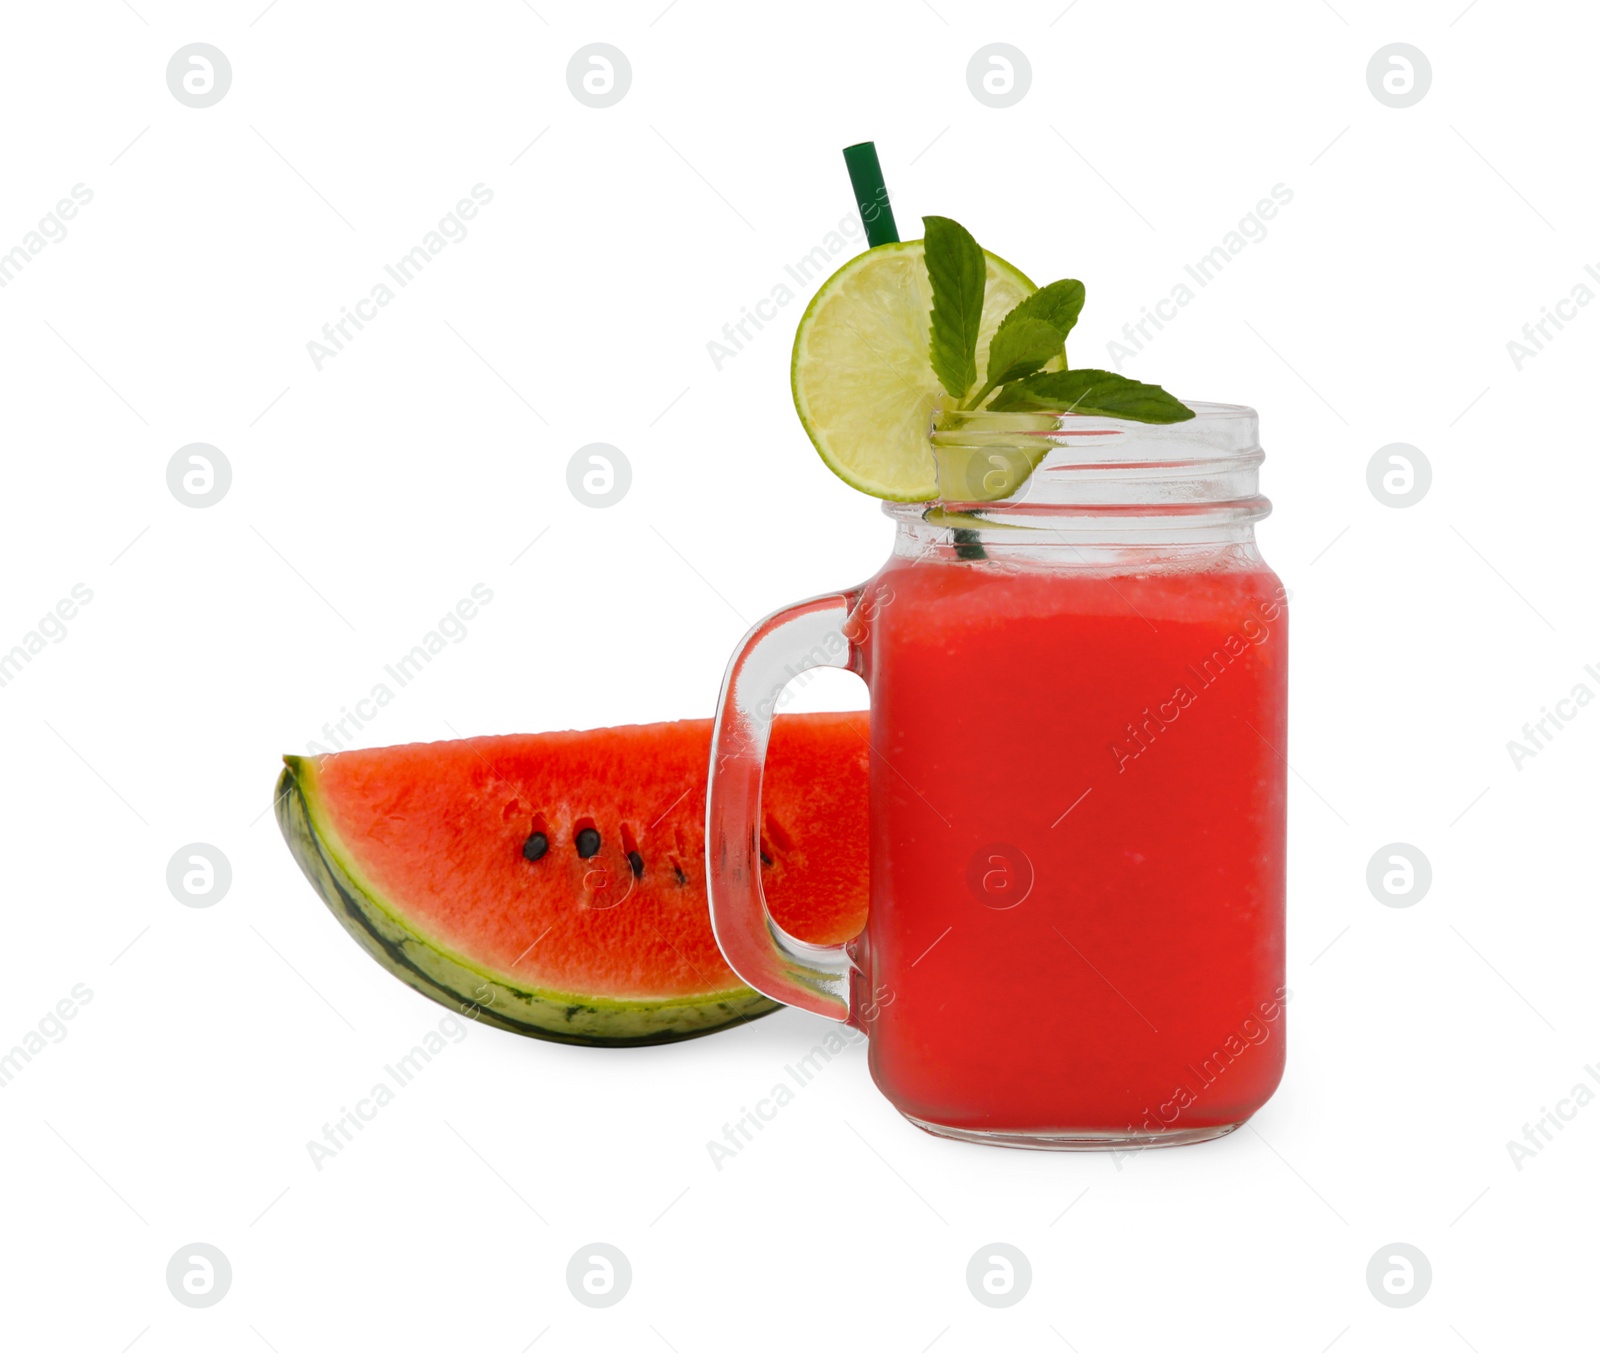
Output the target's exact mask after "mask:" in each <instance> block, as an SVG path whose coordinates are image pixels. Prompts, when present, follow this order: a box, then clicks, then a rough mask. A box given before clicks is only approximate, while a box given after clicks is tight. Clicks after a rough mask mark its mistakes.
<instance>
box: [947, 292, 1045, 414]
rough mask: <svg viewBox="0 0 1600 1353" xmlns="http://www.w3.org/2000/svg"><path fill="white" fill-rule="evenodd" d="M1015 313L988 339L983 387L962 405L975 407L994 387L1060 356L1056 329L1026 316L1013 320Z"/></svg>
mask: <svg viewBox="0 0 1600 1353" xmlns="http://www.w3.org/2000/svg"><path fill="white" fill-rule="evenodd" d="M1024 304H1026V302H1024ZM1016 313H1017V312H1016V311H1015V310H1013V311H1012V312H1011V314H1009V315H1007V316H1006V318H1005V321H1004V322H1003V323H1002V324H1001V325H1000V327H999V328H998V329H996V330H995V333H994V337H993V338H992V339H991V340H990V342H989V371H988V375H987V376H986V377H985V380H984V385H983V389H981V390H979V391H978V393H977V394H976V395H975V396H974V397H973V398H972V400H971V401H970V402H969V403H968V404H967V405H965V407H966V408H969V409H975V408H977V407H978V406H979V405H980V404H982V403H983V401H984V400H985V399H986V398H988V395H989V391H991V390H993V389H994V387H995V386H997V385H1004V384H1005V383H1006V382H1007V381H1014V380H1019V379H1021V378H1022V377H1023V376H1027V375H1031V374H1032V373H1033V372H1035V371H1037V370H1038V369H1039V368H1040V367H1042V366H1043V365H1044V364H1045V363H1046V362H1048V361H1050V360H1051V358H1053V357H1059V356H1060V355H1061V342H1062V339H1061V331H1060V330H1059V329H1057V328H1056V327H1055V326H1054V325H1053V324H1046V323H1045V322H1044V320H1042V319H1029V318H1028V317H1027V316H1024V317H1023V318H1021V319H1016V318H1015V316H1016Z"/></svg>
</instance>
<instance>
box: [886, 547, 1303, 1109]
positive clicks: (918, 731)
mask: <svg viewBox="0 0 1600 1353" xmlns="http://www.w3.org/2000/svg"><path fill="white" fill-rule="evenodd" d="M987 553H988V554H989V555H990V557H989V558H988V559H986V560H984V561H971V560H956V561H949V560H940V559H930V558H926V557H918V556H913V557H910V558H906V557H897V558H895V559H893V560H891V562H890V564H889V565H888V566H887V567H886V568H885V569H884V570H883V571H882V572H881V573H880V574H879V575H878V577H877V578H876V579H875V580H874V581H873V583H871V584H869V585H868V588H867V589H866V594H867V595H875V596H876V598H877V605H876V615H875V618H874V621H873V624H872V627H871V634H870V638H869V639H868V640H867V642H866V643H865V644H864V645H863V648H862V658H863V662H862V671H863V675H865V676H866V678H867V680H868V682H869V684H870V686H871V689H872V748H873V752H874V753H875V756H874V766H873V771H874V773H873V775H872V778H871V782H870V784H871V787H870V796H871V797H870V824H871V828H870V829H871V842H872V849H871V857H872V888H871V904H870V915H871V925H870V927H869V929H868V931H867V933H866V934H865V935H864V936H863V937H862V938H861V940H860V941H858V943H857V945H856V948H855V958H856V962H857V964H858V972H857V975H856V979H855V980H856V983H857V985H858V987H859V988H860V990H859V991H858V993H857V997H856V1000H855V1005H856V1008H857V1010H858V1019H859V1020H860V1022H861V1023H862V1024H863V1027H865V1028H867V1029H868V1030H869V1032H870V1035H871V1041H870V1064H871V1067H872V1074H873V1077H874V1079H875V1080H876V1082H877V1084H878V1085H879V1087H880V1088H881V1089H882V1090H883V1092H884V1093H885V1094H886V1095H887V1096H888V1097H889V1099H890V1100H892V1101H893V1102H894V1104H895V1105H896V1107H898V1108H899V1109H900V1110H901V1112H903V1113H904V1114H906V1115H907V1116H908V1117H910V1118H911V1119H913V1120H914V1121H916V1122H918V1123H919V1124H922V1125H925V1126H929V1127H932V1128H933V1129H934V1130H936V1131H945V1132H947V1133H954V1134H966V1133H973V1134H985V1133H1007V1134H1049V1135H1063V1136H1080V1137H1088V1138H1093V1137H1094V1136H1096V1135H1106V1136H1110V1137H1118V1136H1132V1137H1134V1138H1135V1139H1137V1138H1138V1137H1139V1135H1140V1134H1142V1133H1160V1134H1163V1135H1165V1134H1171V1133H1182V1134H1185V1137H1186V1139H1193V1138H1194V1137H1199V1136H1207V1135H1214V1134H1215V1133H1217V1132H1219V1131H1225V1130H1227V1129H1229V1128H1231V1127H1233V1126H1236V1125H1237V1124H1238V1123H1240V1122H1242V1121H1243V1120H1244V1119H1245V1118H1247V1117H1248V1116H1249V1115H1250V1114H1251V1113H1253V1112H1254V1111H1255V1110H1256V1109H1257V1108H1259V1107H1260V1105H1261V1104H1262V1103H1264V1102H1265V1101H1266V1099H1267V1098H1268V1096H1270V1095H1271V1094H1272V1091H1273V1089H1274V1088H1275V1087H1276V1086H1277V1084H1278V1080H1279V1078H1280V1076H1281V1075H1282V1071H1283V1059H1284V1039H1283V1019H1282V1006H1283V1003H1284V1001H1285V999H1286V997H1287V993H1286V992H1285V991H1284V989H1283V958H1284V924H1283V900H1284V899H1283V886H1284V849H1283V825H1284V802H1285V801H1284V789H1285V784H1284V763H1283V761H1282V759H1281V757H1280V755H1279V752H1280V751H1281V750H1282V749H1283V747H1284V735H1285V676H1286V663H1285V658H1286V645H1287V633H1286V629H1287V612H1286V609H1285V606H1284V603H1283V593H1282V589H1281V586H1280V584H1279V582H1278V579H1277V578H1276V576H1275V575H1274V574H1273V573H1272V572H1271V571H1270V570H1268V569H1267V568H1266V567H1265V566H1264V565H1263V564H1262V563H1261V562H1260V560H1259V558H1257V557H1254V552H1253V551H1252V550H1246V549H1243V548H1226V549H1224V550H1222V551H1220V552H1216V553H1213V554H1212V555H1211V557H1209V558H1204V557H1202V559H1200V560H1193V561H1171V560H1169V561H1165V562H1154V561H1150V560H1147V561H1146V562H1145V565H1144V567H1143V568H1137V569H1118V568H1095V567H1086V566H1081V565H1079V566H1072V565H1057V566H1045V567H1039V566H1034V565H1030V564H1028V563H1021V564H1016V565H1013V564H1011V563H1009V562H1008V561H1007V560H1006V559H1005V557H1004V553H1005V551H1004V547H1003V546H1002V547H1000V548H999V549H994V548H992V547H991V548H990V550H988V551H987ZM886 598H892V600H885V599H886Z"/></svg>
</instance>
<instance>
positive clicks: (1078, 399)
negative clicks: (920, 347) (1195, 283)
mask: <svg viewBox="0 0 1600 1353" xmlns="http://www.w3.org/2000/svg"><path fill="white" fill-rule="evenodd" d="M989 408H990V409H991V410H992V411H994V412H996V413H1022V412H1031V411H1033V410H1051V411H1054V412H1057V413H1082V414H1096V415H1098V416H1100V417H1102V418H1127V419H1131V420H1132V421H1133V422H1136V423H1182V422H1186V421H1187V420H1188V419H1190V418H1193V417H1194V410H1193V409H1191V408H1189V407H1188V406H1187V405H1185V404H1183V403H1181V402H1180V401H1178V400H1176V399H1174V398H1173V397H1172V396H1171V395H1169V394H1168V393H1167V392H1166V391H1165V390H1163V389H1162V388H1161V387H1160V386H1159V385H1146V384H1144V382H1142V381H1136V380H1129V379H1128V377H1126V376H1119V375H1117V373H1116V372H1114V371H1090V370H1082V371H1041V372H1038V373H1036V374H1034V375H1032V376H1027V377H1024V378H1023V379H1022V380H1019V381H1013V382H1012V383H1011V384H1010V385H1006V386H1003V387H1002V388H1001V390H1000V393H999V394H997V395H996V396H995V397H994V400H993V401H992V402H991V403H990V405H989Z"/></svg>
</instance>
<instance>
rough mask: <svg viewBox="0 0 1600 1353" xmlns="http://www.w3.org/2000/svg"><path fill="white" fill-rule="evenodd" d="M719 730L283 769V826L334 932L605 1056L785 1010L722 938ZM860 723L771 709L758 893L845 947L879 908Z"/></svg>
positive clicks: (493, 1017)
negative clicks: (753, 985)
mask: <svg viewBox="0 0 1600 1353" xmlns="http://www.w3.org/2000/svg"><path fill="white" fill-rule="evenodd" d="M710 748H711V720H709V719H686V720H682V721H680V722H677V723H660V724H640V725H635V726H633V727H627V728H602V729H597V730H595V731H593V732H586V733H541V734H525V735H513V736H509V737H483V738H466V739H463V740H461V741H456V742H434V743H413V744H411V745H409V746H404V747H382V748H377V749H375V750H372V751H350V752H338V753H334V754H331V755H325V756H308V757H300V756H286V757H284V765H285V769H284V771H283V775H282V777H281V778H280V779H279V781H278V793H277V798H276V804H277V814H278V823H279V825H280V826H281V827H282V829H283V834H284V837H285V839H286V840H287V841H288V843H289V848H290V850H291V851H293V853H294V856H295V858H296V859H297V860H298V861H299V863H300V867H301V869H302V870H304V871H305V874H306V877H307V878H309V879H310V880H311V882H312V884H313V885H314V886H315V887H316V889H317V891H318V892H319V893H321V894H322V898H323V901H325V902H326V903H327V904H328V907H329V909H330V910H331V911H332V912H333V914H334V915H335V916H336V917H338V918H339V921H340V922H341V923H342V924H343V926H344V928H345V929H346V930H348V931H349V932H350V933H351V935H353V936H354V937H355V939H356V941H357V942H358V943H359V944H360V945H361V946H362V947H363V948H365V949H366V950H367V952H368V953H370V954H371V955H372V956H373V957H374V958H376V959H377V960H378V962H379V963H381V964H383V966H384V967H386V968H387V969H389V971H390V972H392V973H393V974H394V975H395V976H396V977H398V978H400V980H401V981H403V982H405V983H407V984H408V985H410V986H412V987H415V988H416V989H417V990H418V991H420V992H421V993H422V994H423V995H425V996H429V997H432V998H433V999H434V1000H436V1001H438V1002H439V1003H440V1004H442V1005H447V1006H450V1007H451V1008H452V1009H457V1010H462V1011H464V1012H465V1013H467V1014H469V1015H472V1016H473V1017H474V1018H477V1019H480V1020H482V1021H483V1022H485V1023H487V1024H494V1025H497V1026H499V1027H500V1028H503V1029H510V1030H514V1031H515V1032H517V1033H522V1034H529V1035H532V1036H533V1037H535V1038H549V1039H555V1040H557V1041H560V1042H567V1043H584V1044H600V1045H607V1046H619V1045H637V1044H644V1043H665V1042H671V1041H674V1040H676V1039H680V1038H692V1037H695V1036H696V1035H698V1034H705V1033H711V1032H712V1031H713V1030H716V1029H721V1028H724V1027H726V1026H728V1025H730V1024H734V1023H737V1022H739V1021H741V1020H748V1019H753V1018H755V1017H756V1016H758V1015H764V1014H767V1013H768V1012H770V1011H772V1010H775V1009H777V1004H776V1002H774V1001H771V1000H769V999H768V998H767V997H765V996H762V995H760V994H759V993H757V992H755V991H752V990H751V989H750V988H749V987H746V986H744V985H742V984H741V983H740V981H739V979H738V978H737V977H736V976H735V975H734V973H733V971H732V970H731V969H730V968H729V967H728V965H727V964H726V963H725V962H724V961H723V958H722V954H721V952H720V951H719V950H718V949H717V943H716V939H715V938H714V937H713V935H712V933H711V920H710V915H709V913H708V911H707V907H706V888H705V812H706V768H707V762H708V759H709V756H710ZM867 755H868V752H867V716H866V714H865V713H852V714H794V715H782V716H780V717H779V718H778V719H777V720H776V722H775V724H774V727H773V734H772V747H771V752H770V755H769V758H768V762H767V771H766V777H765V781H764V783H763V787H762V814H763V821H764V826H765V829H764V831H763V833H762V840H761V854H762V883H763V886H764V888H765V891H766V895H767V902H768V905H769V906H770V907H771V909H772V913H773V917H774V919H776V920H777V922H778V923H779V924H780V925H781V926H783V928H784V929H785V930H787V931H789V933H790V934H792V935H796V936H798V937H799V938H801V939H805V940H810V941H812V942H814V943H818V944H837V943H840V942H842V941H844V940H847V939H849V938H850V937H851V936H853V935H855V934H856V933H857V932H858V931H859V930H860V929H861V925H862V922H863V920H864V918H865V905H866V903H865V899H866V894H867V833H866V813H867Z"/></svg>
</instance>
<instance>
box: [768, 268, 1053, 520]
mask: <svg viewBox="0 0 1600 1353" xmlns="http://www.w3.org/2000/svg"><path fill="white" fill-rule="evenodd" d="M984 258H985V260H986V261H987V262H988V265H989V271H988V277H987V280H986V282H985V284H984V294H983V323H982V326H981V327H980V329H979V332H978V372H979V375H980V377H981V375H982V373H983V371H984V368H985V365H986V364H987V362H988V359H989V339H990V338H991V337H992V336H993V334H994V331H995V330H996V329H997V328H998V327H999V325H1000V321H1001V320H1002V319H1004V318H1005V316H1006V313H1007V312H1008V311H1009V310H1011V308H1012V307H1013V306H1015V305H1016V304H1017V303H1018V302H1019V301H1021V300H1022V299H1023V298H1025V297H1027V296H1029V295H1031V294H1032V293H1033V292H1034V291H1035V290H1037V288H1036V287H1035V286H1034V284H1033V283H1032V282H1030V281H1029V280H1028V279H1027V278H1026V277H1025V276H1023V274H1022V273H1020V272H1018V271H1017V270H1016V269H1015V268H1013V267H1012V266H1011V265H1010V264H1009V263H1007V262H1006V261H1005V259H1003V258H997V257H996V256H995V255H993V254H991V253H988V252H985V254H984ZM932 306H933V292H932V290H931V289H930V288H929V285H928V269H927V266H926V265H925V264H924V262H923V258H922V241H921V240H907V241H905V242H904V243H900V244H880V245H879V246H878V247H877V248H876V249H869V250H868V251H867V252H866V253H864V254H858V255H857V256H856V257H855V258H853V259H851V260H850V261H849V262H848V263H846V264H845V265H844V267H842V268H840V269H839V271H838V272H836V273H834V275H833V276H832V277H830V278H829V279H828V280H827V281H826V282H824V283H823V284H822V289H821V290H820V291H818V292H817V294H816V295H815V296H814V297H813V298H812V300H811V304H810V305H809V306H807V307H806V313H805V314H804V315H803V316H802V317H801V320H800V330H799V332H798V333H797V334H796V335H795V339H794V363H793V367H792V370H791V381H792V383H793V386H794V407H795V410H796V411H797V412H798V413H799V415H800V421H801V423H803V424H804V425H805V429H806V432H807V434H808V435H809V436H810V438H811V440H812V443H813V444H814V445H815V446H816V448H817V451H818V452H819V453H820V454H821V456H822V459H823V461H824V462H825V463H826V464H827V466H828V468H829V469H830V470H832V471H833V472H834V474H836V475H838V476H839V478H840V479H842V480H844V482H845V483H846V484H848V485H850V487H851V488H855V489H860V490H861V492H863V493H870V494H871V495H872V496H873V497H874V498H888V499H891V500H893V501H895V502H902V503H917V502H925V501H927V500H928V499H930V498H934V497H936V496H937V495H938V491H939V485H938V478H937V474H936V469H935V464H934V457H933V447H932V445H931V443H930V441H929V432H930V430H931V428H932V425H933V417H934V411H935V410H936V409H949V408H951V407H953V406H954V404H955V402H956V401H955V400H954V399H953V398H952V397H951V396H950V395H949V394H947V393H946V391H945V390H944V388H943V387H942V386H941V385H940V384H939V379H938V377H937V376H935V375H934V374H933V367H932V366H931V365H930V364H929V361H928V312H929V310H930V309H931V308H932ZM1057 365H1059V363H1058V362H1052V363H1051V367H1052V368H1054V367H1056V366H1057Z"/></svg>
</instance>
